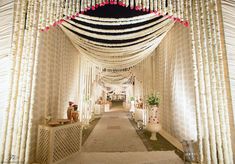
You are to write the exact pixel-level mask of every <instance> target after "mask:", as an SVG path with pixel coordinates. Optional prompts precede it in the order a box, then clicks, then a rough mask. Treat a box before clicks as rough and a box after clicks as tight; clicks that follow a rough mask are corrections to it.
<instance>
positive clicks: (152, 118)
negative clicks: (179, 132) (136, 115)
mask: <svg viewBox="0 0 235 164" xmlns="http://www.w3.org/2000/svg"><path fill="white" fill-rule="evenodd" d="M160 129H161V125H160V124H159V120H158V107H157V106H153V107H152V108H151V109H150V110H149V119H148V124H147V130H148V131H150V132H151V133H152V134H151V137H150V140H157V137H156V133H157V132H159V131H160Z"/></svg>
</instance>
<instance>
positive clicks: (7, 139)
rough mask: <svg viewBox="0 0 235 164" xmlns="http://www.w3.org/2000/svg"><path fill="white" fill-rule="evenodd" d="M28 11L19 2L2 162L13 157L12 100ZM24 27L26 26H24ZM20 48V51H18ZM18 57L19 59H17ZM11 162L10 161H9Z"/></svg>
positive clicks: (24, 4) (16, 85)
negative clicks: (25, 16) (23, 16)
mask: <svg viewBox="0 0 235 164" xmlns="http://www.w3.org/2000/svg"><path fill="white" fill-rule="evenodd" d="M25 11H26V2H23V3H22V2H21V1H19V2H18V3H17V6H16V13H15V20H14V23H15V24H14V25H15V26H14V34H15V35H13V44H12V54H14V55H12V56H11V60H12V72H11V73H12V76H11V81H10V83H11V84H10V86H11V87H10V92H9V93H10V95H9V100H10V102H9V103H8V104H7V115H6V119H5V122H4V123H3V126H2V127H3V134H4V136H3V140H2V143H3V147H0V149H1V151H0V152H1V157H0V159H1V161H9V159H10V157H11V154H10V153H11V147H9V146H11V145H9V143H11V142H12V135H13V127H14V126H13V121H14V120H13V119H14V114H15V110H14V106H15V103H16V102H15V101H13V100H12V98H13V97H14V96H16V95H17V92H16V91H17V88H18V83H17V81H18V72H17V73H16V72H15V71H14V70H15V69H17V68H18V67H19V66H20V65H19V63H20V61H21V58H20V56H17V54H19V53H20V52H21V49H20V48H22V45H23V43H22V39H21V38H22V31H23V30H22V29H24V27H23V28H22V23H24V21H25V19H22V17H21V13H22V14H25ZM23 26H24V24H23ZM18 48H19V49H18ZM15 56H17V57H15ZM9 162H10V161H9Z"/></svg>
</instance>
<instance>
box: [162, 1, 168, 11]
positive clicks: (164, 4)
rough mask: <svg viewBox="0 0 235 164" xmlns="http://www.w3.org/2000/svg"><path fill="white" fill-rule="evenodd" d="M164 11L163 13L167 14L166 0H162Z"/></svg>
mask: <svg viewBox="0 0 235 164" xmlns="http://www.w3.org/2000/svg"><path fill="white" fill-rule="evenodd" d="M161 4H162V12H163V15H165V14H166V13H167V9H166V0H162V3H161Z"/></svg>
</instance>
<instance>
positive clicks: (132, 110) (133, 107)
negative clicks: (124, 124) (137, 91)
mask: <svg viewBox="0 0 235 164" xmlns="http://www.w3.org/2000/svg"><path fill="white" fill-rule="evenodd" d="M130 112H135V101H131V108H130Z"/></svg>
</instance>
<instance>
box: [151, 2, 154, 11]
mask: <svg viewBox="0 0 235 164" xmlns="http://www.w3.org/2000/svg"><path fill="white" fill-rule="evenodd" d="M153 1H154V0H150V13H152V12H153V11H154V8H153Z"/></svg>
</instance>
